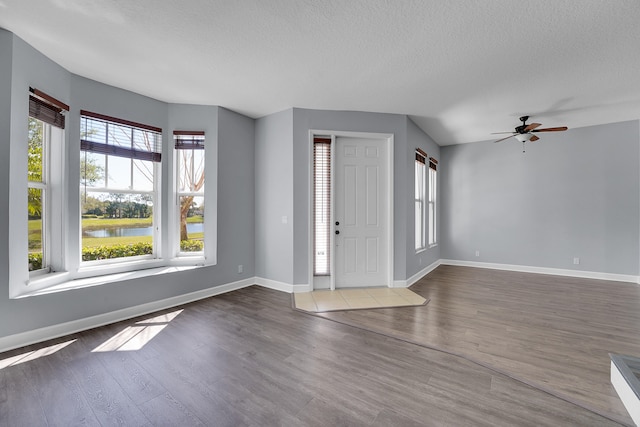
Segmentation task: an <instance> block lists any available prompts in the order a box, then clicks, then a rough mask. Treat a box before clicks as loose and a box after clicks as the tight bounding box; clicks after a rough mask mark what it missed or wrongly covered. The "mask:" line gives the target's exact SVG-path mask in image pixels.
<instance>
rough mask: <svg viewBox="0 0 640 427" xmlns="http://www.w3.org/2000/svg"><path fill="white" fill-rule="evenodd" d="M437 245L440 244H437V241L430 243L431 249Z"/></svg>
mask: <svg viewBox="0 0 640 427" xmlns="http://www.w3.org/2000/svg"><path fill="white" fill-rule="evenodd" d="M436 246H438V244H437V243H432V244H430V245H429V249H431V248H435V247H436Z"/></svg>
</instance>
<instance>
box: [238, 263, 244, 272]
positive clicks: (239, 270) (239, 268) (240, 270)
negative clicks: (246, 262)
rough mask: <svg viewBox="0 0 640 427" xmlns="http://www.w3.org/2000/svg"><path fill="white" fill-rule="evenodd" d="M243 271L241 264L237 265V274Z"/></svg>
mask: <svg viewBox="0 0 640 427" xmlns="http://www.w3.org/2000/svg"><path fill="white" fill-rule="evenodd" d="M243 271H244V268H243V267H242V264H240V265H238V274H241V273H242V272H243Z"/></svg>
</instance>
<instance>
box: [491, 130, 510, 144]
mask: <svg viewBox="0 0 640 427" xmlns="http://www.w3.org/2000/svg"><path fill="white" fill-rule="evenodd" d="M513 135H515V133H513V132H511V135H509V136H507V137H504V138H502V139H499V140H497V141H493V142H494V143H496V142H501V141H504V140H505V139H509V138H511V137H512V136H513Z"/></svg>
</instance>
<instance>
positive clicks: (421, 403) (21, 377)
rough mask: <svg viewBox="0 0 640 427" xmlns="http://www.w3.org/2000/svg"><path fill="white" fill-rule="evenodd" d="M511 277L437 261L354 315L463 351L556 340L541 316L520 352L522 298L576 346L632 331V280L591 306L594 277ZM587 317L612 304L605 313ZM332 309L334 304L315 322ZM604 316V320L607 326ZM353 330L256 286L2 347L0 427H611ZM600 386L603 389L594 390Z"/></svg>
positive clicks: (426, 352) (492, 376)
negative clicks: (388, 301) (408, 290)
mask: <svg viewBox="0 0 640 427" xmlns="http://www.w3.org/2000/svg"><path fill="white" fill-rule="evenodd" d="M501 274H505V275H506V276H501ZM490 276H493V278H490ZM501 277H503V278H502V279H501ZM504 277H506V278H504ZM518 277H519V276H517V275H515V276H512V275H511V273H496V272H489V273H487V272H483V271H476V270H473V269H464V268H453V267H439V268H438V269H437V270H436V271H435V272H433V273H431V274H430V275H429V276H428V277H427V278H426V279H425V280H423V281H421V282H420V284H418V285H415V286H414V287H413V288H412V289H413V290H415V291H416V292H418V293H420V294H422V295H423V296H425V297H427V298H431V302H430V303H429V304H427V305H426V306H423V307H411V308H395V309H382V310H372V311H359V312H358V313H359V314H361V315H364V317H363V319H365V320H364V321H366V322H368V323H371V322H374V323H375V322H381V323H380V324H378V325H377V327H378V328H383V329H385V330H386V331H388V334H389V335H392V333H391V332H389V331H396V332H398V331H403V332H405V333H411V334H414V338H416V337H425V338H429V339H431V340H433V341H434V342H435V343H437V344H438V345H439V346H444V344H455V343H457V342H458V341H459V339H460V337H461V336H465V335H466V336H468V337H467V339H466V341H465V342H466V344H464V346H463V347H465V346H468V347H474V346H475V347H476V350H475V351H480V350H483V351H488V349H490V348H494V347H495V348H497V349H498V350H497V351H502V352H504V351H505V350H504V348H509V347H510V346H511V344H514V345H515V348H514V349H513V350H512V351H513V353H512V355H522V356H523V359H524V360H525V361H527V362H529V363H533V362H531V360H532V359H534V358H535V357H536V353H534V352H533V351H534V350H535V349H536V348H537V346H538V345H539V344H538V343H539V342H544V341H545V340H549V342H550V343H556V342H557V341H558V339H559V338H558V336H560V337H564V334H563V333H562V332H555V331H554V328H555V326H554V324H553V322H551V321H549V320H544V319H539V320H538V321H537V323H536V324H532V325H531V328H532V331H533V330H536V331H537V333H535V334H534V333H532V332H528V333H530V338H531V339H532V340H533V341H531V343H530V344H527V345H526V346H525V345H524V344H523V343H524V342H525V341H528V340H526V339H523V337H520V336H518V334H517V333H516V332H517V331H518V330H520V328H521V327H522V325H523V324H525V323H527V321H526V319H527V318H528V317H529V315H528V314H527V313H528V312H529V310H531V309H532V308H531V307H530V305H532V306H533V307H537V310H538V312H542V313H547V315H546V316H548V317H553V316H561V315H562V313H566V317H567V319H568V320H567V321H568V322H569V325H568V326H566V327H564V328H563V329H561V331H565V330H568V329H570V328H576V329H580V328H581V329H582V330H583V331H586V332H585V335H584V336H583V337H584V339H585V340H588V339H593V337H594V336H595V337H596V339H599V340H600V341H601V342H604V343H606V347H607V348H606V349H604V350H603V351H605V352H606V351H618V350H617V349H618V348H620V346H619V345H618V344H616V343H617V342H618V341H619V340H623V339H624V340H627V339H628V338H629V335H631V329H629V328H631V327H632V326H633V322H634V320H633V317H626V315H625V314H623V312H624V311H625V310H627V311H628V310H629V309H630V308H631V306H632V305H633V304H634V303H635V302H633V301H632V298H634V297H635V298H637V297H638V295H637V294H638V290H637V289H636V290H635V292H636V293H635V294H634V293H633V289H634V288H632V287H631V286H630V285H625V284H617V283H615V284H611V283H609V287H610V289H611V291H612V292H618V291H620V292H621V294H622V295H625V296H627V297H628V298H626V299H625V300H622V301H620V302H619V303H616V305H615V306H613V307H612V306H609V305H606V306H605V307H600V305H599V304H598V303H597V302H591V300H592V299H595V300H597V301H602V299H601V298H602V297H601V296H600V295H599V294H598V293H597V292H596V291H597V289H599V288H600V285H598V282H595V284H594V282H590V281H587V282H586V284H580V283H579V282H571V280H569V279H562V283H558V284H557V288H558V289H557V290H556V291H554V290H553V289H546V287H548V286H549V285H544V286H543V285H542V284H541V283H545V282H550V281H551V282H553V280H552V279H550V278H549V277H544V276H540V277H539V276H526V280H527V281H529V284H528V285H518V286H514V287H513V288H511V287H510V286H511V285H514V283H512V282H518V280H520V279H518ZM465 280H470V281H471V283H470V284H468V285H464V284H463V282H464V281H465ZM565 280H568V284H565V283H567V282H565ZM572 283H573V284H572ZM596 285H597V286H596ZM541 286H542V289H546V290H542V291H541V290H540V289H541V288H540V287H541ZM476 287H477V288H478V289H475V288H476ZM561 287H562V288H564V290H563V291H561V290H560V288H561ZM535 288H538V290H535ZM474 294H475V295H477V296H476V297H473V295H474ZM566 294H567V295H568V294H571V295H573V298H572V300H573V301H572V303H571V304H570V305H569V306H568V307H562V306H560V305H559V304H561V302H560V301H559V300H558V298H560V296H561V295H565V296H567V295H566ZM479 295H482V296H479ZM524 297H528V300H527V301H523V302H521V303H516V301H517V300H518V299H519V298H524ZM476 298H477V299H478V301H475V299H476ZM491 299H493V300H494V304H493V305H491V304H490V303H489V302H488V301H489V300H491ZM483 300H486V301H485V302H482V301H483ZM561 301H566V299H562V300H561ZM474 304H478V305H477V306H474ZM606 304H609V303H606ZM578 306H584V307H586V308H588V309H589V310H593V311H594V313H592V314H593V315H594V317H593V318H590V319H588V320H587V322H588V323H587V324H585V325H581V326H579V325H577V323H581V321H580V320H578V319H576V317H575V316H576V314H575V313H576V312H579V311H580V310H581V309H580V307H578ZM543 307H546V309H543ZM636 307H637V306H636ZM600 311H609V312H611V313H619V314H618V315H616V316H615V317H614V318H605V317H604V315H603V314H598V313H600ZM636 311H637V310H636ZM554 312H556V314H555V315H553V313H554ZM341 314H347V312H343V313H339V312H336V313H331V314H327V315H326V316H327V317H330V316H339V315H341ZM375 316H380V317H379V320H376V317H375ZM465 316H466V317H467V319H468V324H467V325H466V327H463V326H462V323H463V321H462V319H463V318H464V317H465ZM492 316H495V319H493V320H492V319H491V318H492ZM636 316H637V314H636ZM545 318H546V317H545ZM605 319H609V320H605ZM636 319H637V317H636ZM338 320H340V319H338ZM342 320H344V319H342ZM347 320H349V321H353V322H354V323H357V322H360V320H358V319H357V318H355V319H352V318H349V319H347ZM490 324H493V326H490ZM498 324H500V325H501V326H496V325H498ZM602 325H609V326H607V327H606V330H607V332H605V326H602ZM616 325H617V326H616ZM637 326H638V324H637V323H636V324H635V330H637ZM363 327H366V325H364V324H360V325H358V326H350V325H346V324H343V323H339V322H334V321H329V320H327V319H325V318H322V317H320V316H319V315H310V314H306V313H303V312H300V311H297V310H294V309H292V308H291V296H290V295H287V294H284V293H280V292H277V291H272V290H268V289H264V288H260V287H255V286H254V287H250V288H245V289H242V290H239V291H235V292H230V293H228V294H224V295H219V296H216V297H213V298H209V299H206V300H202V301H199V302H196V303H193V304H189V305H185V306H182V307H177V308H175V309H172V310H166V311H163V312H161V313H156V314H154V315H150V316H144V317H141V318H138V319H134V320H131V321H127V322H121V323H117V324H113V325H109V326H105V327H101V328H97V329H93V330H90V331H86V332H82V333H79V334H75V335H73V336H69V337H65V338H61V339H57V340H55V341H51V342H47V343H42V344H39V345H34V346H29V347H27V348H23V349H18V350H13V351H10V352H6V353H3V354H0V425H2V426H76V425H102V426H108V425H127V426H128V425H153V426H191V425H206V426H244V425H247V426H271V425H274V426H276V425H286V426H300V425H311V426H338V425H345V426H346V425H348V426H360V425H362V426H405V425H406V426H463V425H464V426H613V425H619V424H618V423H616V422H614V421H611V420H610V419H607V418H603V417H601V416H599V415H597V414H595V413H594V412H592V411H588V410H586V409H584V408H581V407H579V406H577V405H574V404H572V403H569V402H567V401H565V400H562V399H559V398H557V397H554V396H552V395H550V394H548V393H545V392H543V391H540V390H538V389H535V388H533V387H530V386H528V385H526V384H524V383H522V382H520V381H516V380H514V379H512V378H510V377H508V376H506V375H503V374H501V373H498V372H496V371H495V370H492V369H488V368H485V367H483V366H480V365H478V364H476V363H473V362H470V361H468V360H466V359H464V358H462V357H458V356H455V355H451V354H447V353H445V352H441V351H436V350H432V349H429V348H425V347H424V346H421V345H417V344H413V343H410V342H407V341H403V340H401V339H396V338H393V337H391V336H385V335H383V334H380V333H375V332H370V331H367V330H364V329H362V328H363ZM463 328H466V329H464V331H463ZM496 328H497V329H496ZM609 329H613V330H615V334H614V335H611V336H609V339H608V340H605V338H604V337H599V336H600V335H601V334H602V335H605V334H609V333H610V332H608V331H609ZM429 331H430V332H429ZM483 333H486V334H487V335H486V337H482V334H483ZM545 335H546V336H548V338H544V336H545ZM633 339H636V338H633ZM567 340H569V341H571V338H570V337H567ZM416 341H417V340H416ZM603 345H604V344H603ZM523 346H524V347H523ZM570 346H571V344H570V342H569V343H566V344H564V343H562V345H559V346H558V350H557V353H558V354H555V356H557V357H566V348H567V347H570ZM547 347H548V348H552V347H553V345H551V344H550V345H548V346H547ZM609 347H615V348H609ZM624 348H625V349H628V350H631V349H632V348H631V347H624ZM526 349H529V350H531V351H526ZM621 352H622V351H621ZM487 354H492V353H491V352H488V353H487ZM496 357H497V356H496ZM572 357H573V356H572ZM505 360H506V359H505ZM508 360H511V359H508ZM573 360H575V361H576V363H578V362H580V363H578V365H579V366H582V363H586V364H587V365H589V364H590V362H589V361H588V360H595V361H599V360H600V351H597V352H594V354H591V353H587V354H583V353H580V352H578V354H577V355H576V356H575V358H574V359H573ZM582 360H586V361H587V362H581V361H582ZM510 363H514V364H515V361H511V362H510ZM515 366H516V367H519V366H520V365H518V364H515ZM576 369H577V370H572V371H571V372H569V373H568V374H566V375H565V378H567V380H566V381H565V382H566V383H567V384H568V383H572V382H574V380H576V381H577V380H579V378H578V377H580V376H581V374H582V373H584V372H583V371H582V370H583V369H584V368H582V367H579V368H576ZM598 371H599V367H597V368H596V367H594V368H593V369H591V370H588V371H587V372H586V374H587V375H586V378H585V379H583V380H582V382H579V384H583V383H590V382H591V380H590V379H589V375H596V374H597V373H598ZM578 374H580V375H578ZM574 376H575V378H574ZM601 387H602V388H603V391H602V394H603V395H607V393H608V390H607V389H606V388H607V386H606V385H601ZM621 418H622V421H623V422H627V421H626V419H624V417H621Z"/></svg>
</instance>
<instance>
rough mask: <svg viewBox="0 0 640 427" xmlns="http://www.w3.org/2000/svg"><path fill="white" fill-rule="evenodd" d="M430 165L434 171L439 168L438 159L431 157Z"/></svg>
mask: <svg viewBox="0 0 640 427" xmlns="http://www.w3.org/2000/svg"><path fill="white" fill-rule="evenodd" d="M429 167H430V168H431V169H433V170H434V171H435V170H438V161H437V160H436V159H434V158H433V157H429Z"/></svg>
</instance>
